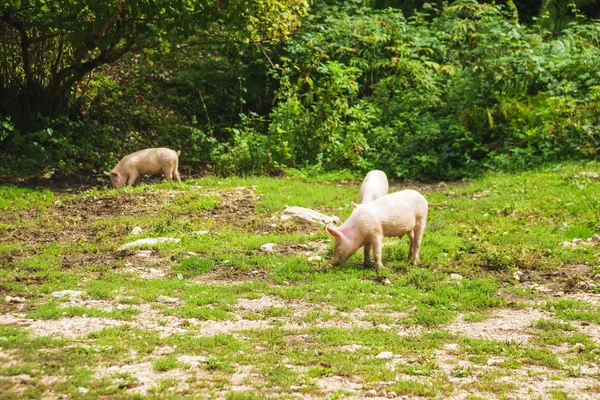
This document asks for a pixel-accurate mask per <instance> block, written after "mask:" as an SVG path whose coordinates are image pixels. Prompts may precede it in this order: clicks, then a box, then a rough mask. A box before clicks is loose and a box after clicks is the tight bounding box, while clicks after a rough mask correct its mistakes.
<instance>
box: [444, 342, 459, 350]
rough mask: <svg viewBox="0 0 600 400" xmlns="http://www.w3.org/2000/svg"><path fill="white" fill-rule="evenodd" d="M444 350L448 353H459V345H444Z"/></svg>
mask: <svg viewBox="0 0 600 400" xmlns="http://www.w3.org/2000/svg"><path fill="white" fill-rule="evenodd" d="M444 349H445V350H447V351H457V350H458V344H457V343H448V344H445V345H444Z"/></svg>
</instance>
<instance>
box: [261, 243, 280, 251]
mask: <svg viewBox="0 0 600 400" xmlns="http://www.w3.org/2000/svg"><path fill="white" fill-rule="evenodd" d="M275 246H277V245H276V244H275V243H265V244H263V245H262V246H260V249H261V250H262V251H264V252H265V253H272V252H273V251H275Z"/></svg>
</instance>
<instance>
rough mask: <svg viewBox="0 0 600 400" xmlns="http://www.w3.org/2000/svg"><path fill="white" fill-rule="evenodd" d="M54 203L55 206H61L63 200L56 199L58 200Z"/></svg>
mask: <svg viewBox="0 0 600 400" xmlns="http://www.w3.org/2000/svg"><path fill="white" fill-rule="evenodd" d="M54 205H55V206H60V205H62V201H60V200H56V201H55V202H54Z"/></svg>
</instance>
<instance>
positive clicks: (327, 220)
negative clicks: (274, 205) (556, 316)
mask: <svg viewBox="0 0 600 400" xmlns="http://www.w3.org/2000/svg"><path fill="white" fill-rule="evenodd" d="M281 214H282V215H281V220H282V221H286V220H289V219H291V218H294V217H295V218H300V219H303V220H305V221H308V222H314V223H321V224H323V225H330V224H340V223H341V221H340V219H339V218H338V217H336V216H333V215H332V216H329V215H325V214H321V213H320V212H318V211H315V210H311V209H310V208H304V207H296V206H294V207H289V206H287V207H286V208H285V209H284V210H283V212H282V213H281Z"/></svg>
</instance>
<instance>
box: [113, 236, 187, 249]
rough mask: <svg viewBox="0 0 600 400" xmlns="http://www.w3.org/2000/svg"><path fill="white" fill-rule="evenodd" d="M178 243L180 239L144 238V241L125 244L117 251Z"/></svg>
mask: <svg viewBox="0 0 600 400" xmlns="http://www.w3.org/2000/svg"><path fill="white" fill-rule="evenodd" d="M180 241H181V239H178V238H172V237H158V238H146V239H140V240H136V241H135V242H129V243H125V244H124V245H123V246H121V247H119V248H118V249H117V250H118V251H122V250H127V249H130V248H132V247H137V246H153V245H155V244H158V243H168V242H173V243H178V242H180Z"/></svg>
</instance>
